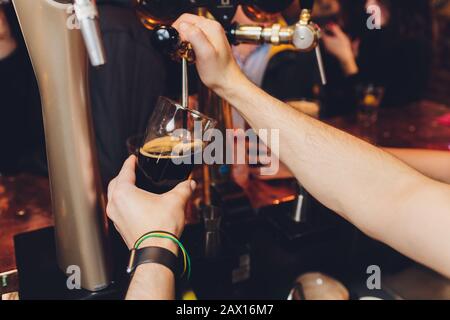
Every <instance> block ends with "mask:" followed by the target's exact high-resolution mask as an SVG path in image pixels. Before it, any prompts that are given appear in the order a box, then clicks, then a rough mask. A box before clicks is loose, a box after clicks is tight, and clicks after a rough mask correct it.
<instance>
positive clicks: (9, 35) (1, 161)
mask: <svg viewBox="0 0 450 320" xmlns="http://www.w3.org/2000/svg"><path fill="white" fill-rule="evenodd" d="M0 112H1V120H0V121H1V123H0V149H1V150H2V152H1V156H0V173H2V174H15V173H17V172H19V171H21V170H24V169H27V170H28V171H31V172H33V173H37V174H45V173H46V160H45V144H44V130H43V125H42V115H41V109H40V100H39V92H38V89H37V83H36V80H35V78H34V74H33V68H32V67H31V63H30V60H29V58H28V54H27V50H26V47H25V44H24V42H23V39H22V37H21V32H20V29H19V26H18V23H17V21H16V19H15V13H14V9H13V7H12V4H10V3H9V4H3V5H0Z"/></svg>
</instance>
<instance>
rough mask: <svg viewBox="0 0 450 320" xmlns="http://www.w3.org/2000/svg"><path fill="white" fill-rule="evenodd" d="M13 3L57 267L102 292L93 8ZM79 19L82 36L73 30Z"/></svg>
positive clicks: (83, 0)
mask: <svg viewBox="0 0 450 320" xmlns="http://www.w3.org/2000/svg"><path fill="white" fill-rule="evenodd" d="M13 3H14V6H15V9H16V13H17V16H18V18H19V22H20V26H21V29H22V32H23V35H24V38H25V42H26V45H27V48H28V51H29V54H30V57H31V60H32V63H33V67H34V71H35V74H36V77H37V80H38V84H39V90H40V94H41V101H42V109H43V117H44V126H45V138H46V144H47V157H48V168H49V176H50V186H51V196H52V210H53V215H54V220H55V232H56V247H57V257H58V264H59V267H60V269H61V270H62V271H63V272H65V271H66V270H67V267H69V266H78V267H79V268H80V271H81V286H82V287H83V288H84V289H87V290H90V291H98V290H101V289H103V288H105V287H107V286H108V285H109V284H110V272H109V270H108V262H107V250H106V244H105V243H106V239H105V237H106V231H107V222H106V215H105V202H104V199H103V194H102V189H101V183H100V176H99V170H98V161H97V155H96V151H95V150H96V149H95V145H94V134H93V129H92V119H91V110H90V102H89V91H88V74H87V69H88V68H87V67H88V65H87V63H88V59H87V51H86V47H87V48H88V50H89V56H90V57H91V61H92V63H93V64H94V65H100V64H103V63H104V53H103V47H102V45H101V41H100V40H101V38H100V36H99V31H98V24H97V21H96V18H97V16H96V8H95V2H92V3H91V1H90V0H75V6H73V3H72V1H67V0H58V1H55V0H14V1H13ZM75 14H76V16H77V17H78V18H79V22H80V26H81V29H82V31H83V33H82V32H80V30H79V29H77V28H75V29H74V28H70V27H71V24H70V22H74V21H76V20H74V16H75ZM83 37H84V38H83ZM85 43H86V45H85Z"/></svg>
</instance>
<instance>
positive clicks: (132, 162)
mask: <svg viewBox="0 0 450 320" xmlns="http://www.w3.org/2000/svg"><path fill="white" fill-rule="evenodd" d="M136 161H137V159H136V156H134V155H132V156H130V157H129V158H128V159H127V160H126V161H125V163H124V164H123V167H122V169H121V170H120V173H119V175H118V176H117V184H132V185H135V183H136V173H135V170H136Z"/></svg>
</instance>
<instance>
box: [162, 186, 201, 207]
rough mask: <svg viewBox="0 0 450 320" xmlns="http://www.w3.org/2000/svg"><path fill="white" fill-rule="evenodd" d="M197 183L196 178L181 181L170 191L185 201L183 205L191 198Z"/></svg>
mask: <svg viewBox="0 0 450 320" xmlns="http://www.w3.org/2000/svg"><path fill="white" fill-rule="evenodd" d="M196 187H197V183H196V182H195V181H194V180H186V181H184V182H181V183H179V184H178V185H177V186H176V187H175V188H173V189H172V190H171V191H169V192H168V193H170V194H173V195H176V196H177V198H178V199H179V200H181V201H182V202H183V205H184V204H185V203H186V202H187V201H188V200H189V198H190V197H191V195H192V193H193V192H194V190H195V188H196Z"/></svg>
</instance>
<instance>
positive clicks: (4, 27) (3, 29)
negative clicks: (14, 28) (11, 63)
mask: <svg viewBox="0 0 450 320" xmlns="http://www.w3.org/2000/svg"><path fill="white" fill-rule="evenodd" d="M16 47H17V43H16V40H14V38H13V36H12V34H11V30H10V28H9V24H8V20H7V19H6V15H5V12H4V11H3V9H2V7H1V6H0V60H2V59H4V58H6V57H8V56H9V55H10V54H11V53H13V52H14V50H16Z"/></svg>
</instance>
